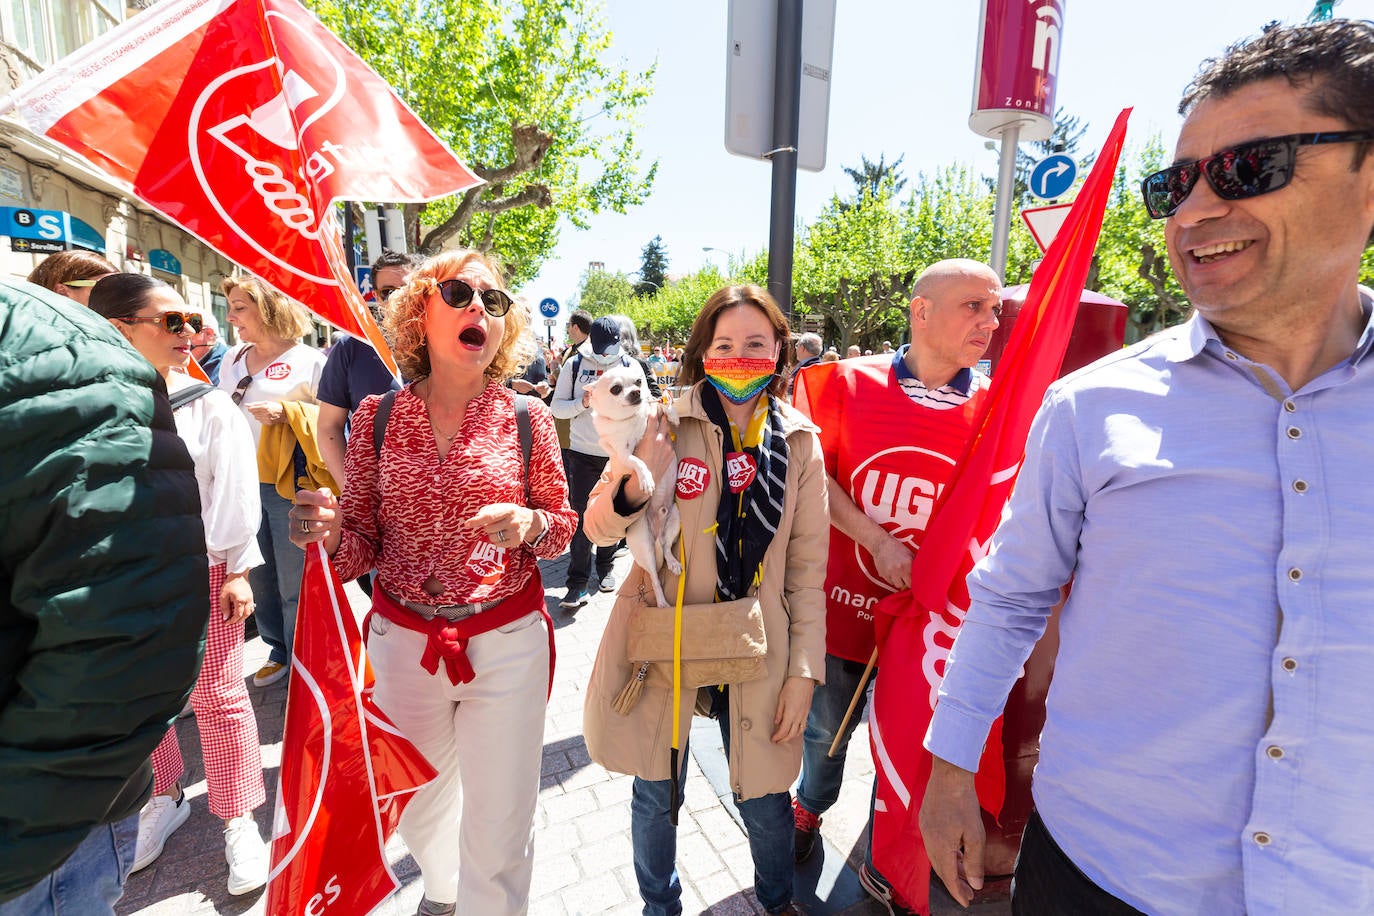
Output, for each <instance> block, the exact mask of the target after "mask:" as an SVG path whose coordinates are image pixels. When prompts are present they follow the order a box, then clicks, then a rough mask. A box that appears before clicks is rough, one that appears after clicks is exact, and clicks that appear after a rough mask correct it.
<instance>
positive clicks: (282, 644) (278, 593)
mask: <svg viewBox="0 0 1374 916" xmlns="http://www.w3.org/2000/svg"><path fill="white" fill-rule="evenodd" d="M258 495H259V497H260V498H261V499H262V521H261V522H260V523H259V524H258V549H259V550H261V551H262V559H263V564H262V565H261V566H255V567H254V568H253V569H252V570H251V571H250V572H249V573H248V584H249V585H250V586H252V588H253V601H254V602H255V603H256V604H257V608H256V609H255V610H254V612H253V614H254V616H255V617H256V618H257V621H258V635H259V636H261V637H262V641H263V642H265V643H267V645H268V648H270V649H271V650H272V651H271V652H269V653H268V656H267V658H268V660H269V661H274V662H277V663H278V664H282V665H285V664H286V663H287V662H289V661H290V660H291V641H292V640H293V639H294V638H295V636H296V603H297V602H298V601H299V600H300V594H301V573H303V572H304V571H305V551H304V550H301V549H300V548H299V547H297V546H296V545H295V544H292V543H291V535H290V531H291V520H290V519H289V518H287V513H288V512H290V511H291V503H289V502H288V501H286V500H284V499H282V498H281V496H279V495H278V494H277V488H276V487H275V486H273V485H272V484H270V483H260V484H258Z"/></svg>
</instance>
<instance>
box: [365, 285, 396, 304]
mask: <svg viewBox="0 0 1374 916" xmlns="http://www.w3.org/2000/svg"><path fill="white" fill-rule="evenodd" d="M398 289H400V287H399V286H383V287H382V288H381V289H379V290H377V291H376V292H374V293H373V296H372V298H373V299H374V300H376V301H377V302H380V303H382V304H383V305H385V304H386V300H388V299H390V298H391V294H392V293H394V292H396V290H398Z"/></svg>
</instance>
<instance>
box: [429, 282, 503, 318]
mask: <svg viewBox="0 0 1374 916" xmlns="http://www.w3.org/2000/svg"><path fill="white" fill-rule="evenodd" d="M439 295H440V297H441V298H443V300H444V301H445V302H446V303H448V304H449V305H451V306H453V307H454V308H456V309H465V308H467V307H468V305H469V304H470V303H471V302H472V297H473V296H477V297H479V298H480V299H481V300H482V308H484V309H486V310H487V314H488V315H490V316H491V317H493V318H500V317H502V316H503V315H505V314H506V313H507V312H509V311H510V307H511V303H512V301H513V300H512V299H511V297H510V296H508V295H506V294H505V293H504V292H502V291H501V290H499V289H485V290H478V289H473V288H472V287H471V286H470V285H468V284H467V283H465V282H463V281H462V280H459V279H456V278H455V279H452V280H440V281H439Z"/></svg>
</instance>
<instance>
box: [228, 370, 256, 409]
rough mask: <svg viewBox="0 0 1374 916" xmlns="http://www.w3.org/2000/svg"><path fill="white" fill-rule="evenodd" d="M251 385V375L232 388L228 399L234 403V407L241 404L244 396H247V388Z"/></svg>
mask: <svg viewBox="0 0 1374 916" xmlns="http://www.w3.org/2000/svg"><path fill="white" fill-rule="evenodd" d="M251 384H253V376H252V375H251V374H249V375H245V376H244V377H243V378H241V379H239V383H238V384H237V385H235V386H234V390H233V392H232V393H231V394H230V395H229V399H230V400H231V401H233V402H234V406H236V407H237V406H238V405H239V404H242V403H243V398H244V396H245V395H247V394H248V386H249V385H251Z"/></svg>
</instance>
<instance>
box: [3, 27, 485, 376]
mask: <svg viewBox="0 0 1374 916" xmlns="http://www.w3.org/2000/svg"><path fill="white" fill-rule="evenodd" d="M9 104H11V105H13V106H14V107H13V111H12V114H13V115H14V116H16V117H18V118H19V119H21V120H22V121H24V122H25V123H26V124H27V125H28V127H29V128H30V129H32V130H33V131H34V132H35V133H38V134H42V135H44V136H46V137H48V138H49V139H51V140H53V141H55V142H57V143H60V144H62V145H63V146H66V147H68V148H69V149H71V150H73V151H74V152H76V153H79V154H80V155H81V156H84V157H85V158H86V159H89V160H90V161H91V162H92V163H93V164H95V165H96V166H97V167H98V168H100V169H101V170H102V171H104V172H107V173H108V174H109V175H110V176H112V177H113V178H115V179H117V180H118V181H120V182H123V183H126V184H128V185H129V187H130V189H131V191H132V193H133V194H134V195H135V196H136V197H138V198H139V199H140V200H142V201H143V202H144V203H146V204H148V205H149V206H151V207H154V208H156V209H157V210H158V211H159V212H161V213H163V214H164V215H166V216H167V217H168V218H169V219H171V220H172V221H174V222H175V223H177V225H179V226H181V227H182V228H183V229H185V230H186V231H187V232H190V233H191V234H192V235H195V236H196V237H198V238H200V239H201V240H202V241H204V242H205V243H206V244H207V245H209V246H210V247H211V248H214V249H215V250H216V251H218V252H220V253H221V254H223V255H224V256H225V257H227V258H228V259H230V260H231V261H233V262H235V263H236V264H239V265H240V266H242V267H244V268H245V269H247V270H249V271H251V272H253V273H254V274H257V275H258V276H260V277H262V278H263V279H264V280H266V281H267V282H268V283H270V284H271V285H272V286H274V287H276V288H277V289H279V290H280V291H281V292H283V293H285V294H286V295H288V296H290V297H291V298H293V299H296V300H298V301H300V302H302V303H304V304H305V305H306V306H307V307H309V308H310V309H311V310H312V311H314V312H315V313H316V314H317V315H319V316H320V317H321V318H323V319H325V320H326V321H329V322H330V323H332V324H334V325H337V326H338V327H340V328H342V329H343V330H345V331H348V332H349V333H351V334H357V335H359V336H366V337H367V338H368V339H370V340H371V341H372V342H373V345H374V346H376V347H377V348H378V351H379V352H381V353H382V354H383V355H384V357H385V358H386V359H387V360H388V362H390V354H389V352H388V351H387V349H386V345H385V344H384V343H383V342H382V340H381V336H380V334H379V333H378V332H377V329H376V326H375V324H374V323H373V322H372V319H371V316H370V315H369V314H368V311H367V308H366V307H365V306H364V305H363V301H362V297H361V295H360V294H359V292H358V289H357V286H356V285H355V284H354V283H353V280H352V278H351V277H349V276H348V270H347V266H346V263H347V262H346V261H345V258H344V252H343V246H342V242H341V240H340V237H339V231H338V227H337V225H336V224H335V220H334V218H333V210H332V207H331V203H332V202H333V201H334V200H335V199H336V198H337V199H349V200H383V201H424V200H432V199H435V198H438V197H444V196H447V195H450V194H455V193H459V192H461V191H464V190H467V189H468V188H471V187H473V186H475V185H477V184H480V183H481V180H480V179H479V178H477V177H476V176H475V175H474V174H473V173H472V172H471V171H469V170H468V168H467V167H466V166H464V165H463V164H462V163H461V162H460V161H458V159H457V157H456V156H454V154H453V153H452V152H451V151H450V150H449V149H448V148H447V147H446V146H445V145H444V144H443V143H442V142H441V141H440V140H439V139H438V138H437V137H436V136H434V134H433V133H432V132H431V131H430V130H429V128H428V127H426V126H425V125H424V123H422V122H421V121H420V119H419V118H418V117H416V116H415V114H414V113H413V112H412V111H411V110H410V109H409V108H407V107H406V105H405V104H404V103H403V102H402V101H401V100H400V99H399V98H397V97H396V95H395V94H394V93H393V92H392V91H391V88H390V87H389V86H388V85H387V84H386V83H385V82H383V81H382V79H381V78H380V77H378V76H377V74H375V73H374V72H373V71H372V70H371V69H369V68H368V66H367V65H366V64H364V63H363V62H362V60H360V59H359V58H358V57H357V55H355V54H354V53H353V52H352V51H350V50H349V49H348V48H346V47H345V46H344V45H343V43H342V42H340V41H339V40H338V39H337V38H336V37H335V36H334V35H333V34H332V33H330V32H329V31H328V30H327V29H325V28H324V26H322V25H321V24H320V23H319V21H318V20H316V19H315V18H314V17H313V16H312V15H310V13H308V12H307V11H306V10H305V9H304V8H303V7H301V6H300V4H298V3H296V2H295V0H166V2H162V3H159V4H157V5H156V6H154V7H153V8H152V9H150V10H147V11H146V12H143V13H140V14H139V15H137V16H134V17H132V18H131V19H130V20H129V21H128V22H126V23H125V24H124V25H122V26H120V27H119V28H117V29H114V30H113V31H111V32H109V33H107V34H106V35H104V36H102V37H101V38H99V39H98V40H96V41H94V42H92V43H90V44H88V45H86V46H84V47H83V48H81V49H80V50H78V51H77V52H76V53H74V54H72V55H71V56H69V57H67V58H64V59H63V60H62V61H60V62H58V63H57V64H56V65H54V66H53V67H51V68H49V69H48V70H45V71H44V72H43V73H42V74H41V75H39V76H38V78H37V79H35V80H34V81H32V82H31V83H29V84H27V85H26V86H23V87H20V88H19V89H18V90H16V92H15V93H14V94H13V95H12V96H11V98H10V100H9ZM392 369H393V371H394V369H395V367H394V365H393V366H392Z"/></svg>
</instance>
